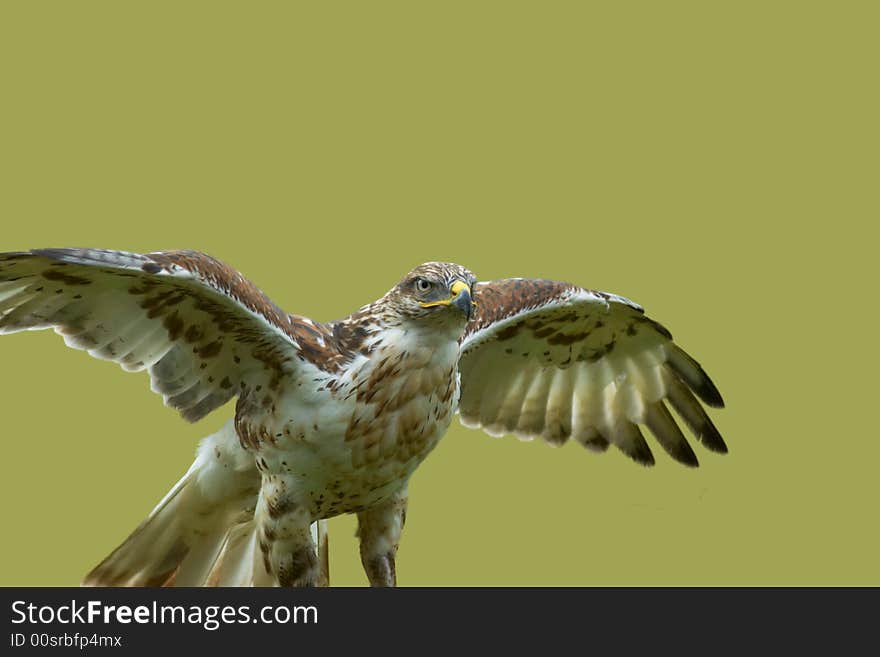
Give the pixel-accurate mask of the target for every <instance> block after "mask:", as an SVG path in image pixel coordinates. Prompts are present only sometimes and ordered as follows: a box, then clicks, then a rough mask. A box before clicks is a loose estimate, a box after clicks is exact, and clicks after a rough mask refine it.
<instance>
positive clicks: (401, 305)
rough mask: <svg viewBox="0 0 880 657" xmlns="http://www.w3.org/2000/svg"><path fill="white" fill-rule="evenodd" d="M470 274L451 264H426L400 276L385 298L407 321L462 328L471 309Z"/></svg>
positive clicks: (472, 281)
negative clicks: (399, 279) (400, 278)
mask: <svg viewBox="0 0 880 657" xmlns="http://www.w3.org/2000/svg"><path fill="white" fill-rule="evenodd" d="M476 280H477V279H476V278H475V277H474V275H473V274H472V273H471V272H470V271H468V270H467V269H465V268H464V267H462V266H461V265H456V264H453V263H451V262H426V263H425V264H423V265H419V266H418V267H416V268H415V269H413V270H412V271H411V272H410V273H408V274H407V275H406V276H404V277H403V280H401V281H400V283H398V284H397V285H396V286H395V287H394V288H392V289H391V290H390V291H389V292H388V294H387V295H386V297H385V298H386V300H387V301H388V302H389V303H390V304H392V306H393V307H394V309H395V310H396V311H397V312H398V313H399V314H400V315H402V316H404V317H407V318H408V319H411V320H414V321H417V322H420V323H423V324H427V325H432V324H435V325H438V326H459V327H462V328H463V327H464V325H465V324H466V323H467V321H468V320H469V319H470V316H471V310H472V309H473V299H472V294H473V287H474V283H476Z"/></svg>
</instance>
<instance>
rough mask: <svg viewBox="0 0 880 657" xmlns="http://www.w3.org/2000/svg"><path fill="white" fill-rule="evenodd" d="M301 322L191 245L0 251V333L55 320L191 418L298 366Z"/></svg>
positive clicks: (70, 338)
mask: <svg viewBox="0 0 880 657" xmlns="http://www.w3.org/2000/svg"><path fill="white" fill-rule="evenodd" d="M310 325H311V326H314V325H312V323H311V322H310V320H306V319H304V318H297V317H292V316H289V315H287V314H285V313H283V312H282V311H281V310H279V309H278V307H277V306H275V304H273V303H272V302H271V301H270V300H269V299H268V297H266V296H265V295H264V294H263V293H262V292H260V290H258V289H257V288H256V287H255V286H254V285H253V283H251V282H250V281H248V280H246V279H245V278H243V277H242V276H241V274H239V273H238V272H237V271H236V270H235V269H233V268H231V267H229V266H228V265H225V264H223V263H222V262H219V261H218V260H215V259H214V258H211V257H210V256H207V255H205V254H202V253H198V252H194V251H166V252H160V253H151V254H147V255H141V254H136V253H126V252H121V251H104V250H95V249H43V250H36V251H30V252H25V253H5V254H0V333H12V332H16V331H22V330H26V329H44V328H54V329H55V331H56V333H59V334H60V335H63V336H64V340H65V342H66V343H67V344H68V345H69V346H71V347H74V348H76V349H84V350H86V351H88V352H89V353H90V354H91V355H92V356H95V357H97V358H104V359H108V360H113V361H116V362H117V363H119V364H120V365H121V366H122V367H123V368H124V369H125V370H128V371H140V370H144V369H146V370H148V371H149V373H150V379H151V387H152V389H153V390H154V391H155V392H157V393H159V394H161V395H162V396H163V397H164V398H165V404H166V405H168V406H171V407H172V408H175V409H177V410H178V411H180V413H181V415H182V416H183V417H184V418H185V419H186V420H188V421H191V422H194V421H196V420H199V419H200V418H202V417H203V416H205V415H206V414H208V413H209V412H210V411H212V410H214V409H215V408H218V407H219V406H221V405H223V404H225V403H226V402H227V401H229V400H230V399H231V398H232V397H233V396H235V395H236V393H237V392H238V391H239V388H240V386H241V385H242V383H243V382H244V383H247V385H264V386H269V387H277V386H278V385H279V383H280V381H281V379H282V376H285V375H289V374H291V373H295V372H296V370H297V368H300V371H301V370H302V368H303V367H306V366H307V365H306V361H305V360H304V358H303V349H304V348H305V346H306V344H305V340H308V339H309V338H313V336H312V335H311V334H312V332H314V331H312V330H311V329H310ZM311 346H312V347H314V346H315V345H314V343H312V345H311ZM312 356H314V354H312Z"/></svg>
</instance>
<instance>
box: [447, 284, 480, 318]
mask: <svg viewBox="0 0 880 657" xmlns="http://www.w3.org/2000/svg"><path fill="white" fill-rule="evenodd" d="M449 290H450V291H451V292H452V294H453V297H452V305H453V306H456V307H457V308H458V309H459V310H461V311H462V312H463V313H464V316H465V317H466V318H467V320H468V321H470V319H471V310H473V307H474V302H473V299H471V288H470V286H469V285H468V284H467V283H465V282H464V281H455V283H453V284H452V287H451V288H449Z"/></svg>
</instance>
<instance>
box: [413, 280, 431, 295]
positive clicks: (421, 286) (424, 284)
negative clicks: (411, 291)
mask: <svg viewBox="0 0 880 657" xmlns="http://www.w3.org/2000/svg"><path fill="white" fill-rule="evenodd" d="M431 287H432V285H431V281H429V280H426V279H424V278H417V279H416V289H417V290H418V291H419V292H427V291H428V290H430V289H431Z"/></svg>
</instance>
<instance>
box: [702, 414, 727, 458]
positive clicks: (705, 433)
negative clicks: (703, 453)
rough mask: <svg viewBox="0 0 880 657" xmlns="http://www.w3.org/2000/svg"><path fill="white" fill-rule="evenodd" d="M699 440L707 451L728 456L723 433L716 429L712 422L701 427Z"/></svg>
mask: <svg viewBox="0 0 880 657" xmlns="http://www.w3.org/2000/svg"><path fill="white" fill-rule="evenodd" d="M699 438H700V442H701V443H703V444H704V445H705V446H706V448H707V449H709V450H711V451H713V452H717V453H718V454H727V443H725V442H724V438H722V437H721V433H720V432H719V431H718V429H716V428H715V425H714V424H712V422H711V420H710V421H708V422H707V423H705V424H704V425H703V426H702V427H701V429H700V433H699Z"/></svg>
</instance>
